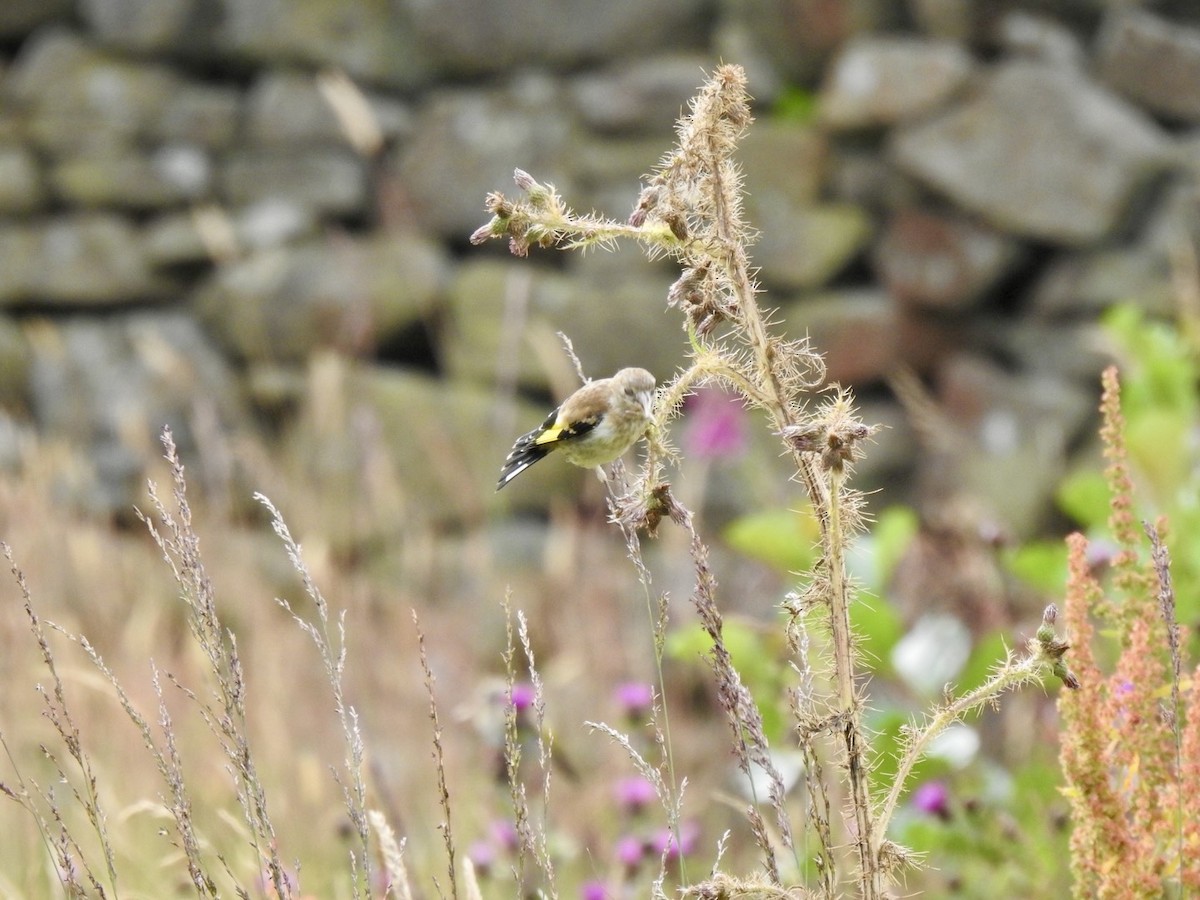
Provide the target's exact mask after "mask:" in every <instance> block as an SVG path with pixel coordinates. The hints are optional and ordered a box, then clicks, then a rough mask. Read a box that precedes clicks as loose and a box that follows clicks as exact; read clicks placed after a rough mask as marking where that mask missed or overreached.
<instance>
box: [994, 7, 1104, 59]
mask: <svg viewBox="0 0 1200 900" xmlns="http://www.w3.org/2000/svg"><path fill="white" fill-rule="evenodd" d="M992 40H993V41H994V42H995V43H996V44H998V45H999V46H1000V47H1001V48H1002V50H1003V51H1004V52H1005V53H1008V54H1011V55H1012V56H1014V57H1015V56H1022V57H1026V58H1028V59H1033V60H1038V61H1039V62H1044V63H1048V64H1052V65H1057V66H1066V67H1069V68H1072V69H1076V70H1080V71H1082V70H1083V69H1085V68H1086V66H1087V64H1088V62H1087V54H1086V52H1085V51H1084V48H1083V44H1082V42H1081V40H1080V38H1079V36H1078V35H1077V34H1076V32H1075V31H1072V30H1071V28H1069V27H1068V26H1067V25H1065V24H1064V23H1063V22H1062V21H1061V20H1060V19H1057V18H1053V17H1051V16H1049V15H1038V14H1036V13H1031V12H1027V11H1025V10H1021V9H1013V10H1009V11H1008V12H1005V13H1004V14H1003V15H1001V16H1000V17H999V19H998V20H997V21H996V22H995V25H994V37H993V38H992Z"/></svg>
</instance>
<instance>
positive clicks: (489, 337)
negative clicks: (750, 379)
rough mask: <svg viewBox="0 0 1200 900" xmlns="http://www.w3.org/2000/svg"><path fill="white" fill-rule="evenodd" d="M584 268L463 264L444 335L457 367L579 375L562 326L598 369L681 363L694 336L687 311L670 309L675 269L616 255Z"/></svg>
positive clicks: (540, 379) (526, 379) (505, 378)
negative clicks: (685, 319)
mask: <svg viewBox="0 0 1200 900" xmlns="http://www.w3.org/2000/svg"><path fill="white" fill-rule="evenodd" d="M619 268H623V269H624V270H625V271H624V272H621V271H617V269H619ZM579 272H580V274H578V275H575V274H570V275H566V274H561V273H558V272H553V271H547V270H546V269H545V267H541V266H537V265H535V264H533V263H531V262H530V261H528V260H522V261H514V262H509V261H501V260H479V261H477V262H469V263H466V264H464V265H462V266H460V267H459V269H458V272H457V273H456V276H455V278H454V280H453V282H452V284H451V287H450V290H449V297H448V303H447V312H448V316H447V319H446V322H445V323H444V324H445V332H444V340H443V341H442V347H443V358H444V361H445V364H446V367H447V369H448V371H449V372H450V374H451V376H452V377H453V378H455V379H457V380H462V381H473V382H481V383H485V384H497V383H498V384H503V383H506V382H511V383H515V384H517V385H519V386H521V387H524V388H537V389H542V390H545V389H546V387H547V385H548V384H550V383H551V382H554V383H560V382H561V381H562V380H567V379H570V378H572V377H573V376H572V375H571V374H570V373H571V367H570V363H569V362H567V360H566V357H565V355H564V353H563V350H562V343H561V341H560V340H559V339H558V338H557V337H556V332H559V331H561V332H563V333H564V334H566V335H567V337H569V338H570V339H571V341H572V342H573V344H574V346H575V351H576V353H577V354H578V355H579V358H580V361H581V362H582V363H583V365H584V369H585V371H586V372H587V374H588V375H589V377H593V378H597V377H604V376H607V375H611V374H612V373H613V372H615V371H617V370H618V369H620V368H623V367H625V366H633V365H636V366H641V367H642V368H645V369H649V370H650V371H651V372H653V373H654V374H655V375H656V376H658V377H659V378H664V377H666V376H667V374H668V373H670V372H673V371H674V369H675V367H676V366H677V365H678V364H679V363H680V362H681V361H682V358H683V355H682V348H683V344H684V340H685V339H684V334H683V329H682V324H681V320H680V318H679V315H678V313H677V312H675V311H667V309H666V295H667V289H668V288H669V287H670V284H671V279H670V276H669V275H668V274H667V273H665V272H664V273H662V274H657V273H656V272H654V271H653V270H652V269H648V268H647V267H644V266H641V265H635V264H632V263H630V262H628V261H626V260H624V259H621V258H619V257H617V256H616V255H613V256H611V257H609V258H607V259H603V260H601V259H599V258H594V259H592V260H589V261H588V262H587V264H586V265H583V266H581V267H580V269H579ZM564 374H565V376H566V378H565V379H564V378H562V377H561V376H563V375H564Z"/></svg>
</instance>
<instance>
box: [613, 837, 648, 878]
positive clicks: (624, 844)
mask: <svg viewBox="0 0 1200 900" xmlns="http://www.w3.org/2000/svg"><path fill="white" fill-rule="evenodd" d="M645 856H646V842H645V841H643V840H642V839H641V838H639V837H634V836H633V835H632V834H627V835H625V837H623V838H620V839H618V840H617V861H618V862H620V863H621V865H623V866H624V867H625V868H627V869H636V868H637V867H638V866H639V865H641V863H642V859H643V858H645Z"/></svg>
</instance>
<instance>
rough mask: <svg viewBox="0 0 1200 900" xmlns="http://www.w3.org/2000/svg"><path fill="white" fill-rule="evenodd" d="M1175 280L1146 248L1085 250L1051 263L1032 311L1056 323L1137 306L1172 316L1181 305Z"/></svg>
mask: <svg viewBox="0 0 1200 900" xmlns="http://www.w3.org/2000/svg"><path fill="white" fill-rule="evenodd" d="M1171 277H1172V271H1171V263H1170V260H1168V259H1167V258H1166V257H1165V256H1162V255H1158V254H1152V253H1148V252H1147V251H1146V249H1145V248H1143V247H1131V246H1101V247H1097V248H1095V249H1081V250H1077V251H1074V252H1072V253H1069V254H1065V255H1062V256H1059V257H1058V258H1056V259H1055V260H1054V261H1053V262H1051V263H1050V265H1049V266H1048V267H1047V268H1046V270H1045V271H1044V272H1043V273H1042V274H1041V276H1040V277H1039V278H1038V280H1037V282H1036V283H1035V284H1034V286H1033V290H1032V301H1031V310H1032V312H1033V313H1034V314H1035V315H1036V316H1038V317H1041V318H1044V319H1051V320H1054V319H1059V318H1067V317H1071V316H1077V315H1080V314H1084V315H1098V314H1100V313H1101V312H1103V311H1104V310H1106V309H1108V308H1109V307H1110V306H1112V305H1114V304H1116V303H1136V304H1137V305H1138V306H1141V307H1143V308H1145V309H1147V310H1149V311H1151V312H1154V313H1158V314H1162V315H1168V314H1170V313H1171V312H1172V311H1173V309H1174V308H1175V305H1176V304H1175V289H1174V286H1173V285H1172V283H1171Z"/></svg>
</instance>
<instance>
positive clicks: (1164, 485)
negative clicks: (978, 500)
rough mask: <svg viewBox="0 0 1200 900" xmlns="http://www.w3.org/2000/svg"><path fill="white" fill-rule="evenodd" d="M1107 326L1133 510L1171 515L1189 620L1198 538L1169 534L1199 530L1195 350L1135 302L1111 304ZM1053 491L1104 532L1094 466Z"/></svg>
mask: <svg viewBox="0 0 1200 900" xmlns="http://www.w3.org/2000/svg"><path fill="white" fill-rule="evenodd" d="M1104 325H1105V328H1106V329H1107V330H1108V332H1109V334H1111V335H1112V337H1113V338H1114V339H1115V341H1116V342H1117V344H1118V347H1119V348H1120V358H1119V365H1120V370H1121V412H1122V415H1123V416H1124V418H1125V442H1126V447H1127V449H1128V453H1129V464H1130V466H1131V468H1132V471H1133V473H1134V476H1135V478H1136V479H1137V481H1138V491H1137V495H1136V496H1137V500H1138V502H1139V508H1138V509H1136V510H1134V514H1135V515H1136V516H1137V517H1139V518H1144V519H1149V520H1154V519H1155V518H1156V517H1158V516H1160V515H1165V516H1167V518H1168V519H1169V521H1170V532H1169V534H1168V545H1169V546H1170V548H1171V554H1172V568H1171V571H1172V575H1173V576H1174V578H1175V584H1176V593H1177V595H1178V604H1179V609H1178V613H1179V618H1180V619H1181V620H1183V621H1188V620H1189V619H1193V618H1195V617H1196V616H1197V615H1200V543H1198V542H1196V541H1191V540H1187V541H1174V540H1171V539H1170V535H1171V534H1177V535H1191V534H1195V533H1197V531H1198V530H1200V442H1198V441H1197V433H1198V432H1197V421H1200V353H1198V348H1197V347H1196V346H1195V345H1194V344H1193V343H1191V342H1189V341H1188V340H1187V339H1186V338H1185V337H1184V335H1183V333H1182V331H1181V330H1180V329H1179V328H1178V327H1177V326H1176V325H1174V324H1173V323H1169V322H1161V321H1153V320H1150V319H1148V318H1146V316H1145V314H1144V313H1143V312H1142V311H1141V310H1140V309H1138V308H1137V307H1134V306H1121V307H1117V308H1115V309H1113V310H1111V311H1110V312H1109V313H1108V315H1107V316H1106V317H1105V319H1104ZM1057 497H1058V502H1059V505H1060V507H1061V509H1062V510H1063V511H1064V512H1065V513H1067V514H1068V515H1069V516H1071V517H1072V518H1073V519H1074V520H1075V521H1076V522H1078V523H1079V524H1080V526H1081V527H1082V528H1083V529H1084V531H1086V532H1087V533H1088V534H1089V535H1090V536H1093V537H1094V536H1097V535H1099V534H1102V533H1104V532H1105V530H1106V525H1107V519H1108V513H1109V506H1108V489H1107V487H1106V485H1105V481H1104V476H1103V474H1102V473H1101V472H1100V471H1097V467H1089V468H1088V469H1087V470H1086V471H1081V472H1078V473H1076V474H1074V475H1072V476H1071V477H1069V478H1068V479H1067V480H1066V481H1065V482H1064V483H1063V485H1062V487H1061V488H1060V489H1059V491H1058V494H1057ZM1059 583H1061V582H1059Z"/></svg>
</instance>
